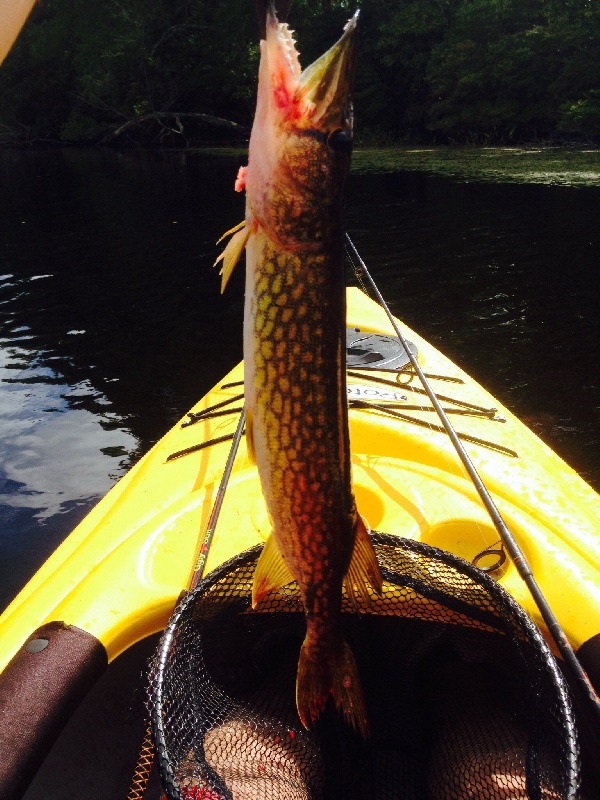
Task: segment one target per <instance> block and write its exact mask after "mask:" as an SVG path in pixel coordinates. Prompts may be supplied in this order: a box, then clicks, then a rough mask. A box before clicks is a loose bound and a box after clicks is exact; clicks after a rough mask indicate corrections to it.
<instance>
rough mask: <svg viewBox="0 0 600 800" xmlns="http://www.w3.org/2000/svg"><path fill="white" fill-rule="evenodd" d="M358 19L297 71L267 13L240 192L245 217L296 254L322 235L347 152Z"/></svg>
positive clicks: (287, 38)
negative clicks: (245, 204)
mask: <svg viewBox="0 0 600 800" xmlns="http://www.w3.org/2000/svg"><path fill="white" fill-rule="evenodd" d="M357 19H358V14H356V15H355V16H354V17H353V18H352V19H351V20H350V21H349V22H348V24H347V25H346V28H345V30H344V33H343V35H342V37H341V38H340V39H339V41H338V42H336V44H334V45H333V47H331V48H330V49H329V50H328V51H327V52H326V53H324V54H323V55H322V56H321V57H320V58H319V59H317V60H316V61H315V62H314V63H313V64H311V65H310V66H309V67H307V68H306V69H305V70H304V71H302V70H301V67H300V62H299V58H298V51H297V50H296V45H295V42H294V39H293V37H292V32H291V31H290V30H289V29H288V27H287V25H285V24H280V23H279V22H278V21H277V19H276V17H275V15H274V14H273V13H272V12H269V15H268V19H267V38H266V40H263V41H262V42H261V65H260V71H259V87H258V100H257V108H256V116H255V120H254V126H253V128H252V136H251V139H250V153H249V164H248V173H247V180H246V190H247V195H248V206H249V210H250V211H251V214H252V215H253V216H254V217H255V219H257V220H258V222H259V223H260V224H261V225H262V226H263V227H264V228H265V230H266V231H267V232H270V233H271V234H272V235H273V236H274V237H275V238H276V239H277V240H278V241H279V242H282V243H285V244H287V245H290V246H292V247H293V246H294V245H296V246H298V247H302V246H303V245H305V244H307V243H308V244H311V243H312V244H318V242H319V241H321V240H323V238H324V237H326V235H327V226H328V225H329V224H330V221H329V220H328V218H327V217H328V210H329V209H332V210H334V212H335V211H336V210H337V209H338V207H339V205H340V199H341V195H342V191H343V187H344V182H345V178H346V175H347V173H348V170H349V166H350V155H351V149H352V121H353V120H352V85H353V78H354V62H355V51H356V27H357Z"/></svg>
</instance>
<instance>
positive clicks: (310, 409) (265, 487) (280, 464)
mask: <svg viewBox="0 0 600 800" xmlns="http://www.w3.org/2000/svg"><path fill="white" fill-rule="evenodd" d="M355 29H356V17H355V18H353V20H351V21H350V23H349V24H348V25H347V26H346V29H345V32H344V35H343V36H342V38H341V39H340V40H339V41H338V42H337V43H336V44H335V45H334V46H333V47H332V48H331V49H330V50H329V51H328V52H327V53H325V54H324V55H323V56H322V57H321V58H320V59H318V60H317V61H316V62H315V63H314V64H312V65H311V66H310V67H308V69H306V70H305V71H304V72H301V71H300V65H299V63H298V58H297V53H296V50H295V47H294V42H293V40H292V38H291V34H290V32H289V30H288V29H287V27H286V26H283V25H279V24H278V23H277V20H276V19H275V17H274V16H273V14H272V13H271V14H269V16H268V19H267V39H266V41H262V42H261V65H260V73H259V88H258V101H257V109H256V116H255V120H254V125H253V128H252V135H251V138H250V148H249V161H248V167H247V168H242V169H241V170H240V172H239V175H238V179H237V181H236V189H237V190H242V189H244V188H245V189H246V220H245V223H243V224H242V225H239V226H237V227H236V228H234V229H232V230H231V231H229V232H228V233H231V234H234V235H233V237H232V239H231V240H230V242H229V244H228V245H227V247H226V248H225V251H224V253H223V254H222V255H221V256H220V258H219V259H218V260H221V259H222V260H223V269H222V271H221V274H222V275H223V285H225V284H226V282H227V280H228V278H229V276H230V275H231V272H232V270H233V268H234V266H235V264H236V263H237V261H238V259H239V257H240V255H241V253H242V251H243V249H244V247H245V248H246V301H245V308H244V383H245V394H246V411H247V418H246V419H247V421H246V440H247V443H248V452H249V454H250V456H251V458H254V459H255V460H256V464H257V467H258V473H259V476H260V482H261V487H262V491H263V494H264V497H265V501H266V505H267V509H268V511H269V516H270V519H271V523H272V526H273V531H272V535H271V536H270V537H269V538H268V540H267V542H266V544H265V547H264V550H263V552H262V554H261V556H260V559H259V561H258V564H257V567H256V572H255V577H254V587H253V605H255V606H256V605H257V604H259V603H260V602H261V601H262V599H263V598H264V597H265V596H266V595H268V594H269V593H270V592H272V591H276V590H277V589H279V588H280V587H281V586H284V585H286V584H287V583H290V582H291V581H292V580H295V581H297V582H298V585H299V588H300V592H301V595H302V601H303V605H304V610H305V613H306V622H307V635H306V638H305V641H304V643H303V645H302V649H301V652H300V659H299V664H298V678H297V686H296V703H297V707H298V713H299V715H300V719H301V720H302V722H303V724H304V725H305V726H306V727H309V726H310V724H311V723H312V722H314V721H315V720H316V719H317V717H318V716H319V714H320V713H321V711H322V710H323V708H324V706H325V703H326V701H327V698H328V696H329V695H330V694H331V695H333V698H334V700H335V703H336V705H337V706H338V708H340V709H341V710H342V712H343V714H344V716H345V717H346V719H347V720H348V721H349V722H350V723H351V724H352V725H354V726H355V727H356V728H357V729H359V730H360V731H361V732H362V733H363V734H365V735H366V730H367V723H366V711H365V706H364V700H363V696H362V691H361V688H360V682H359V679H358V675H357V671H356V666H355V664H354V659H353V657H352V653H351V652H350V648H349V647H348V645H347V644H346V642H345V641H344V638H343V636H342V631H341V603H342V586H343V585H345V586H346V589H347V591H348V593H349V594H350V595H351V596H354V595H361V596H362V597H363V598H364V597H367V598H368V590H367V588H366V586H367V584H370V585H371V586H372V587H373V588H374V589H375V590H376V591H379V590H380V587H381V573H380V571H379V567H378V565H377V559H376V557H375V553H374V550H373V547H372V545H371V542H370V540H369V537H368V533H367V530H366V527H365V525H364V522H363V521H362V519H361V518H360V517H359V515H358V513H357V510H356V504H355V501H354V496H353V493H352V485H351V474H350V443H349V433H348V399H347V392H346V370H345V317H346V310H345V287H344V246H343V229H342V218H341V208H342V192H343V187H344V182H345V179H346V176H347V173H348V169H349V165H350V143H351V134H352V104H351V100H350V94H351V84H352V74H353V63H354V48H355Z"/></svg>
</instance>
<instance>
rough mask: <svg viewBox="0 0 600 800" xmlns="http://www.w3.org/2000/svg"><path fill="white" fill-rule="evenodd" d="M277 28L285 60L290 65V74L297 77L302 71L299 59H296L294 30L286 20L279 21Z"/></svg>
mask: <svg viewBox="0 0 600 800" xmlns="http://www.w3.org/2000/svg"><path fill="white" fill-rule="evenodd" d="M278 28H279V41H280V42H281V44H282V47H283V52H284V54H285V57H286V60H287V62H288V64H289V66H290V69H291V70H292V74H293V75H294V77H295V78H299V77H300V73H301V72H302V68H301V67H300V61H299V60H298V51H297V50H296V40H295V39H294V36H293V33H294V31H292V30H290V28H289V27H288V24H287V22H280V23H279V25H278Z"/></svg>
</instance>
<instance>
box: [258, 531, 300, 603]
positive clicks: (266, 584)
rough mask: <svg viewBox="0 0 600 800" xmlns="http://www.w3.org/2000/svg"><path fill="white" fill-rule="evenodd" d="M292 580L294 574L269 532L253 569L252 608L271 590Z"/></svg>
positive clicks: (273, 590)
mask: <svg viewBox="0 0 600 800" xmlns="http://www.w3.org/2000/svg"><path fill="white" fill-rule="evenodd" d="M293 580H294V576H293V575H292V573H291V572H290V569H289V567H288V565H287V564H286V563H285V561H284V558H283V555H282V553H281V550H280V549H279V545H278V544H277V542H276V541H275V537H274V536H273V534H271V535H270V536H269V538H268V539H267V541H266V542H265V546H264V548H263V551H262V553H261V554H260V557H259V559H258V562H257V564H256V569H255V570H254V582H253V584H252V608H256V606H257V605H258V604H259V603H260V601H261V600H263V599H264V598H265V597H266V596H267V595H269V594H271V592H275V591H276V590H277V589H280V588H281V587H282V586H287V584H288V583H292V581H293Z"/></svg>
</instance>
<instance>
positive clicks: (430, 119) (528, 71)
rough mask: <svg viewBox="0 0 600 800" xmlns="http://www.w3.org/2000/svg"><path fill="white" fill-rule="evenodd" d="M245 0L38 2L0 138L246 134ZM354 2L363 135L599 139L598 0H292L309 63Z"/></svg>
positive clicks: (11, 79)
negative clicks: (399, 0) (392, 0)
mask: <svg viewBox="0 0 600 800" xmlns="http://www.w3.org/2000/svg"><path fill="white" fill-rule="evenodd" d="M252 5H253V4H252V2H250V0H213V2H204V1H202V0H179V2H176V3H174V2H172V0H152V2H149V0H128V2H127V3H121V2H111V3H106V2H104V0H86V2H85V3H80V2H79V3H78V2H75V0H40V2H38V3H36V6H35V8H34V9H33V12H32V14H31V17H30V19H29V20H28V22H27V25H26V26H25V28H24V30H23V32H22V33H21V35H20V36H19V38H18V39H17V42H16V44H15V46H14V47H13V49H12V51H11V52H10V53H9V54H8V56H7V58H6V60H5V61H4V63H3V65H2V70H1V71H0V143H4V144H7V145H9V144H12V145H32V144H36V145H37V144H44V143H46V144H55V145H61V144H79V145H85V144H87V145H98V144H105V145H113V146H118V147H126V146H128V145H129V146H139V145H142V146H145V145H149V146H165V147H176V148H180V147H186V146H199V145H202V144H203V143H207V142H218V143H219V144H223V145H226V144H236V143H240V142H243V141H244V138H245V136H246V135H247V131H248V130H249V129H250V127H251V124H252V117H253V114H254V107H255V102H256V81H257V72H258V62H259V46H258V41H257V39H258V32H257V26H256V19H255V14H254V12H253V9H252ZM357 5H359V6H360V7H361V17H360V38H361V44H360V52H359V60H358V64H357V68H356V89H355V109H356V121H357V129H358V130H360V131H364V132H365V138H367V136H368V144H369V145H374V144H376V143H379V144H380V145H394V144H398V143H408V142H415V143H418V144H423V145H426V144H430V143H435V144H456V145H467V144H468V145H476V146H484V145H485V146H488V145H495V146H505V145H520V144H524V143H532V144H537V143H540V142H545V143H547V144H551V145H569V144H579V145H581V146H585V145H586V144H590V145H591V144H594V143H595V144H597V145H600V3H598V2H592V1H591V0H403V2H402V3H390V2H388V1H387V0H359V2H356V0H294V1H293V3H292V9H291V13H290V18H289V22H290V25H291V27H292V28H293V29H295V30H296V31H297V38H298V44H299V50H300V52H301V61H302V64H303V65H304V66H307V65H308V64H310V63H311V62H312V61H313V60H314V58H315V57H316V56H318V55H320V54H321V53H323V52H324V51H325V50H326V49H327V48H328V47H330V46H331V44H332V43H333V42H334V41H336V40H337V38H338V37H339V35H340V31H341V30H342V28H343V26H344V24H345V22H346V21H347V19H348V17H349V16H350V14H351V13H352V12H353V11H354V9H355V7H356V6H357Z"/></svg>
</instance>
